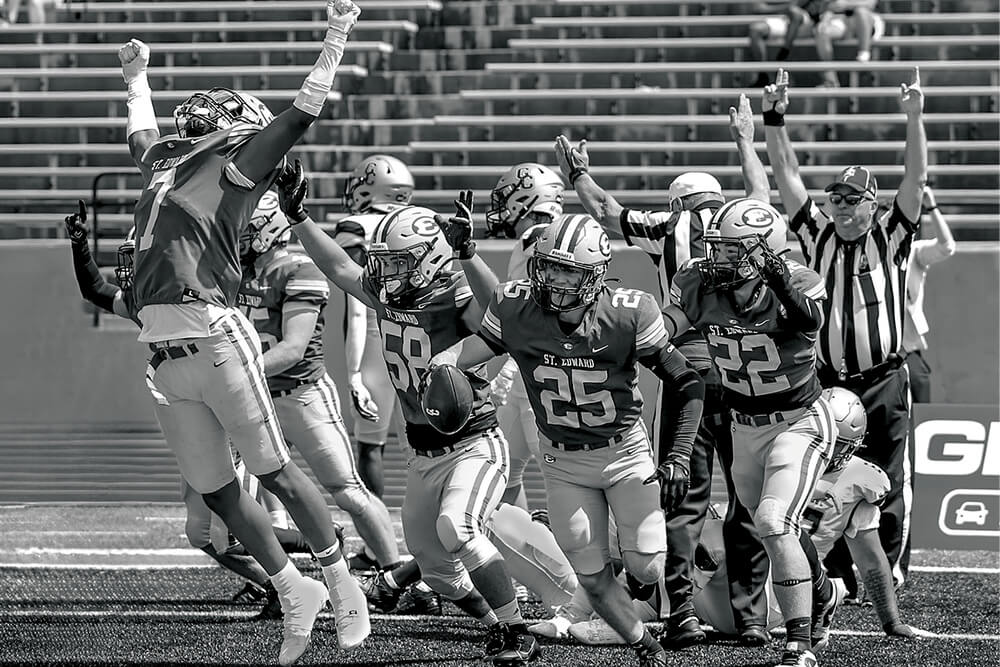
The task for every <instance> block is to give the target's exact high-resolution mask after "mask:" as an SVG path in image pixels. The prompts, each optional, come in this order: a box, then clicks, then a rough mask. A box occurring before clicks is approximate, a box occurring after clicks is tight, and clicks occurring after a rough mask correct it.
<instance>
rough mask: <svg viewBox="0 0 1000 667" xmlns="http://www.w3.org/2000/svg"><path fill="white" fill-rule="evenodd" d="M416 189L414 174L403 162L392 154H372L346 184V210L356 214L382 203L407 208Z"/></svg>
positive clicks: (352, 173)
mask: <svg viewBox="0 0 1000 667" xmlns="http://www.w3.org/2000/svg"><path fill="white" fill-rule="evenodd" d="M413 187H414V186H413V175H412V174H411V173H410V170H409V169H407V168H406V165H405V164H403V163H402V161H400V160H398V159H396V158H394V157H392V156H391V155H369V156H368V157H366V158H365V159H364V160H362V161H361V162H359V163H358V164H357V165H355V167H354V169H352V170H351V175H350V176H348V177H347V180H346V181H345V182H344V196H343V199H344V208H345V209H347V210H348V211H350V212H351V213H352V214H354V215H357V214H359V213H368V212H370V211H371V209H372V207H373V206H378V205H380V204H381V205H383V206H384V205H387V204H389V205H392V206H408V205H409V204H410V199H412V198H413ZM388 210H389V208H383V210H381V211H378V212H380V213H385V212H387V211H388Z"/></svg>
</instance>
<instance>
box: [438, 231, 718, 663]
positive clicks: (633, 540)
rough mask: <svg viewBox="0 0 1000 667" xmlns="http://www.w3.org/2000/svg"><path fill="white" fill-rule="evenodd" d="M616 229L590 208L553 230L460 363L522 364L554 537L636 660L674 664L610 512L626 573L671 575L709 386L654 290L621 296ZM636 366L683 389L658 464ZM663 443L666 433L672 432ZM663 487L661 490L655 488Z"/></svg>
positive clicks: (465, 346)
mask: <svg viewBox="0 0 1000 667" xmlns="http://www.w3.org/2000/svg"><path fill="white" fill-rule="evenodd" d="M610 261H611V245H610V242H609V240H608V237H607V234H605V233H604V230H603V229H601V227H600V225H599V224H598V223H597V221H595V220H594V219H593V218H591V217H590V216H588V215H567V216H563V217H562V218H561V219H559V220H557V221H556V222H553V223H551V224H550V225H548V226H546V227H545V229H544V230H543V231H542V232H541V234H540V236H539V238H538V240H537V242H536V243H535V248H534V251H533V252H532V254H531V256H530V258H529V260H528V275H529V280H514V281H511V282H507V283H504V284H502V285H500V286H498V287H497V289H496V290H495V291H494V294H493V297H492V300H491V302H490V304H489V307H488V308H487V311H486V314H485V315H484V317H483V321H482V326H481V327H480V330H479V335H478V337H474V338H470V339H468V340H466V341H463V343H462V344H461V348H460V349H459V350H458V351H457V352H458V365H459V367H462V368H468V367H473V366H475V365H476V364H478V363H482V362H483V361H486V360H488V359H489V358H491V357H493V356H495V355H499V354H503V353H509V354H510V355H511V357H512V358H513V359H514V360H515V361H516V362H517V365H518V368H519V369H520V372H521V377H522V378H523V380H524V386H525V390H526V392H527V395H528V400H529V401H530V402H531V406H532V408H533V410H534V413H535V423H536V425H537V426H538V430H539V432H540V438H539V441H540V442H539V453H540V455H541V456H540V457H539V463H540V465H541V468H542V474H543V475H544V477H545V490H546V498H547V503H548V511H549V519H550V523H551V526H552V531H553V533H554V535H555V537H556V541H557V542H558V544H559V546H560V548H561V549H562V550H563V552H564V553H565V554H566V558H567V559H568V560H569V563H570V565H572V567H573V570H574V571H575V572H576V573H577V577H578V579H579V582H580V584H581V585H582V586H583V587H584V589H586V591H587V594H588V597H589V598H590V599H591V600H592V601H593V604H594V608H595V609H596V610H597V611H598V612H599V613H600V614H601V616H602V617H603V618H605V619H606V620H607V621H608V623H609V624H610V625H611V626H612V627H613V628H614V629H615V630H616V631H617V632H618V633H619V634H620V635H621V636H622V637H624V638H625V639H626V640H627V641H628V643H629V644H630V645H632V647H633V648H634V649H635V650H636V651H637V653H638V654H639V656H640V664H642V665H654V664H664V663H663V662H658V661H659V660H665V656H666V654H665V652H664V650H663V648H662V647H661V646H660V645H659V644H658V643H657V642H656V640H654V639H653V638H652V636H651V635H650V634H649V631H648V630H647V629H646V628H645V627H644V626H643V625H642V622H641V621H640V620H639V618H638V616H636V615H635V612H634V610H633V608H632V605H631V602H630V600H629V598H628V595H627V594H626V592H625V590H624V589H623V588H622V587H621V586H620V585H619V584H618V583H617V582H616V581H615V579H614V572H613V570H612V565H611V553H610V548H609V542H608V519H609V514H610V513H613V514H614V517H615V520H616V522H617V525H618V535H619V543H620V545H621V551H622V560H623V561H624V563H625V569H626V570H627V571H628V572H629V573H630V574H631V575H632V576H633V577H634V578H635V579H636V580H638V581H639V582H641V583H643V584H651V583H654V582H656V581H658V580H659V579H660V577H661V576H662V574H663V564H664V557H665V552H666V533H665V523H664V514H663V511H662V510H661V503H663V504H664V507H666V508H667V509H668V510H669V509H673V506H674V505H675V503H676V502H679V500H680V499H681V498H682V497H683V494H684V493H685V492H686V490H687V489H686V483H687V466H688V458H689V457H690V453H691V446H692V443H693V441H694V436H695V432H696V431H697V428H698V421H699V420H700V418H701V404H702V400H703V398H704V383H703V382H702V380H701V378H700V377H699V376H698V374H697V372H695V370H694V369H693V368H692V367H691V365H690V364H689V363H688V362H687V360H686V359H684V357H683V356H682V355H681V354H680V353H679V352H677V350H676V349H675V348H674V347H673V346H672V345H670V344H669V342H668V340H667V333H666V330H665V329H664V326H663V319H662V317H661V316H660V312H659V309H658V308H657V306H656V302H655V300H654V299H653V297H652V296H651V295H649V294H646V293H645V292H641V291H638V290H629V289H616V290H611V289H608V288H607V287H606V286H605V282H604V280H605V274H606V272H607V267H608V264H609V262H610ZM638 363H642V364H643V365H645V366H648V367H649V368H650V369H651V370H653V372H655V373H656V374H657V375H658V376H659V377H660V378H661V379H663V380H664V381H665V382H671V383H675V384H676V385H677V386H678V394H679V395H680V396H682V397H683V400H682V403H681V405H680V406H679V412H680V416H679V418H678V420H677V427H676V428H677V431H676V433H675V435H676V437H674V438H672V439H670V443H669V444H670V445H671V450H670V451H669V452H667V453H665V455H664V456H663V457H662V459H663V461H664V463H663V464H662V465H661V468H663V470H662V472H661V471H659V470H658V469H657V467H656V464H655V463H654V458H653V452H652V447H651V445H650V442H649V436H648V434H647V432H646V427H645V425H644V424H643V422H642V419H641V418H640V416H641V414H642V397H641V395H640V393H639V389H638ZM664 444H667V440H666V439H665V440H664ZM658 479H659V480H660V481H662V482H663V485H664V488H663V493H662V497H663V498H664V499H666V500H661V490H660V489H659V488H658V487H657V485H655V484H654V482H655V481H657V480H658Z"/></svg>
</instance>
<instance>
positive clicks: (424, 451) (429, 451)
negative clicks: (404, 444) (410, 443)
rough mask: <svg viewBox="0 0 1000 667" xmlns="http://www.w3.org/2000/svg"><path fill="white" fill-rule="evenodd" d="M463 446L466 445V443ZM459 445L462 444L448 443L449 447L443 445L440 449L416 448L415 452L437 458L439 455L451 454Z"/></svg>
mask: <svg viewBox="0 0 1000 667" xmlns="http://www.w3.org/2000/svg"><path fill="white" fill-rule="evenodd" d="M461 446H462V447H464V445H461ZM459 447H460V445H448V446H447V447H442V448H440V449H414V450H413V453H414V454H416V455H417V456H426V457H427V458H429V459H436V458H437V457H439V456H444V455H445V454H451V453H452V452H453V451H455V450H456V449H458V448H459Z"/></svg>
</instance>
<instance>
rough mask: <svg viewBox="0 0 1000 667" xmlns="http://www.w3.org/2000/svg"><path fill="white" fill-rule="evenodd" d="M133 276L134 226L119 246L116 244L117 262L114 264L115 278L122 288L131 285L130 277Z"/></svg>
mask: <svg viewBox="0 0 1000 667" xmlns="http://www.w3.org/2000/svg"><path fill="white" fill-rule="evenodd" d="M134 276H135V227H133V228H132V229H131V230H129V233H128V235H127V236H126V237H125V240H124V241H123V242H122V244H121V245H120V246H118V264H117V266H115V280H117V281H118V286H119V287H120V288H122V289H123V290H127V289H130V288H131V287H132V279H133V277H134Z"/></svg>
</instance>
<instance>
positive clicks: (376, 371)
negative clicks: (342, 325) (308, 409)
mask: <svg viewBox="0 0 1000 667" xmlns="http://www.w3.org/2000/svg"><path fill="white" fill-rule="evenodd" d="M412 197H413V176H412V175H411V174H410V170H409V169H407V168H406V165H405V164H403V163H402V162H401V161H400V160H398V159H397V158H394V157H392V156H390V155H370V156H368V157H366V158H365V159H363V160H361V162H359V163H358V164H357V165H355V167H354V169H352V170H351V174H350V176H348V177H347V181H346V182H345V183H344V208H345V209H346V210H347V211H348V213H349V214H350V215H348V216H347V217H346V218H342V219H341V220H340V221H338V222H337V226H336V228H335V229H334V233H333V238H334V240H335V241H336V242H337V243H339V244H340V247H342V248H343V249H344V250H345V251H347V254H348V255H350V256H351V259H353V260H354V261H355V262H357V263H358V265H360V266H364V265H365V264H366V263H367V261H368V243H369V241H370V240H371V234H372V231H374V229H375V226H376V225H377V224H378V222H379V220H381V219H382V216H383V215H385V214H386V213H388V212H389V211H391V210H393V209H395V208H399V207H400V206H407V205H408V204H409V203H410V199H412ZM346 321H347V326H346V331H345V335H344V339H345V352H344V356H345V358H346V361H347V382H348V387H349V389H350V395H351V412H352V414H353V416H354V439H355V440H356V441H357V445H358V472H360V473H361V479H362V480H363V481H364V483H365V485H366V486H367V487H368V488H369V489H371V491H372V492H373V493H374V494H375V495H376V496H378V497H379V498H381V497H382V493H383V491H384V488H385V482H384V471H383V467H382V450H383V448H384V447H385V440H386V437H387V436H388V434H389V426H390V424H391V422H392V420H393V419H395V420H396V422H397V426H398V425H399V424H400V423H401V420H402V417H401V416H400V415H399V407H398V402H397V401H396V390H395V388H394V387H393V386H392V381H391V380H390V379H389V370H388V369H387V368H386V365H385V360H384V359H383V358H382V338H381V336H380V335H379V332H378V323H377V322H376V320H375V312H374V311H373V310H372V309H371V308H368V307H366V306H365V305H364V304H363V303H361V302H360V301H358V300H357V299H355V298H354V297H353V296H350V295H347V314H346ZM369 551H370V548H369V547H368V545H367V544H366V545H365V549H364V550H362V551H359V552H358V553H356V554H353V555H351V556H350V557H348V559H347V562H348V564H350V566H351V569H352V570H361V569H369V568H372V567H374V566H375V565H376V558H375V554H374V553H369Z"/></svg>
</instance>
